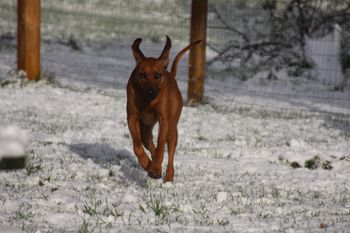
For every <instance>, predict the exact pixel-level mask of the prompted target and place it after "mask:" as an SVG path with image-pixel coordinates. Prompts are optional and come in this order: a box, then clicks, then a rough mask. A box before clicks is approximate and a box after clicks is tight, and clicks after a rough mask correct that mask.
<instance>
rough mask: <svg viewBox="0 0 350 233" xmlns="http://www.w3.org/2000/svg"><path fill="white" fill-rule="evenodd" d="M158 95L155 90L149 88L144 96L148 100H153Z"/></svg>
mask: <svg viewBox="0 0 350 233" xmlns="http://www.w3.org/2000/svg"><path fill="white" fill-rule="evenodd" d="M157 95H158V93H157V90H156V89H154V88H152V87H150V88H147V89H146V96H147V98H148V99H149V100H153V99H155V98H156V97H157Z"/></svg>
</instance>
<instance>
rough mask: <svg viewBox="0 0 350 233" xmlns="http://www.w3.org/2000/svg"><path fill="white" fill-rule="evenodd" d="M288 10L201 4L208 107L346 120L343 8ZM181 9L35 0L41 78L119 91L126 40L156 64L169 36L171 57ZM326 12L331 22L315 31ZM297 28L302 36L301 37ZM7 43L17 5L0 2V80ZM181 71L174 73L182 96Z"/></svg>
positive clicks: (120, 1) (183, 17)
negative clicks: (204, 21)
mask: <svg viewBox="0 0 350 233" xmlns="http://www.w3.org/2000/svg"><path fill="white" fill-rule="evenodd" d="M296 2H300V1H292V0H289V1H288V0H279V1H274V0H262V1H256V0H249V1H242V0H219V1H214V0H209V12H208V35H207V41H208V44H207V75H206V76H207V78H206V87H205V88H206V96H207V99H206V100H207V101H208V102H213V103H214V104H215V105H219V104H220V102H222V101H224V102H227V101H229V102H231V103H232V106H233V107H232V108H233V109H236V108H240V106H255V107H264V108H271V109H275V110H281V109H282V110H283V111H285V110H295V109H297V110H298V111H306V112H322V113H327V114H328V113H329V114H340V115H341V116H342V117H344V118H348V117H349V116H350V110H349V109H350V93H349V82H350V81H349V82H347V79H348V77H349V73H350V72H349V67H350V65H349V64H350V62H349V61H348V60H349V54H350V52H349V51H350V49H349V46H348V44H350V43H349V40H350V37H349V28H350V25H349V23H348V22H347V21H346V19H349V18H350V17H349V15H350V13H349V7H348V6H347V5H346V4H348V3H347V1H345V2H346V3H345V2H343V3H339V4H338V5H337V6H333V5H334V4H333V5H332V4H331V3H329V5H327V4H328V1H324V2H323V3H322V1H321V3H319V2H320V1H310V0H305V1H304V2H305V4H304V6H303V7H304V8H303V9H302V10H303V11H304V14H298V13H297V12H298V10H300V9H299V8H298V7H299V5H297V4H296ZM316 2H317V4H319V5H315V4H316ZM330 2H331V1H330ZM306 3H310V4H309V5H307V4H306ZM293 4H294V5H293ZM288 7H289V8H290V9H289V8H288ZM308 7H309V8H310V9H309V8H308ZM332 7H333V8H334V9H333V8H332ZM316 8H317V9H318V8H320V9H322V11H320V12H321V13H319V14H320V16H317V12H319V11H316V10H315V9H316ZM331 8H332V9H331ZM190 9H191V1H188V0H175V1H174V0H144V1H136V0H133V1H129V0H113V1H102V0H74V1H71V0H70V1H68V0H61V1H56V0H45V1H42V26H41V30H42V65H41V66H42V72H43V73H44V74H45V75H49V76H54V77H56V78H57V79H62V80H70V81H71V80H75V81H82V82H84V83H87V84H92V85H100V86H103V87H111V86H112V87H115V88H119V87H124V86H125V84H126V82H127V79H128V77H129V75H130V72H131V70H132V68H133V66H134V60H133V57H132V54H131V50H130V45H131V43H132V42H133V40H134V39H135V38H137V37H142V38H144V42H143V43H142V45H141V48H142V50H143V51H144V52H145V54H146V55H147V56H158V55H159V54H160V52H161V50H162V48H163V46H164V42H165V35H169V36H170V37H171V38H172V40H173V49H172V50H171V54H170V56H171V57H172V58H173V57H174V55H175V54H176V52H177V51H179V50H180V49H181V48H182V47H183V46H185V45H187V44H188V42H189V31H190V16H191V12H190ZM339 9H340V10H339ZM328 11H329V12H328ZM312 12H313V13H312ZM315 12H316V13H315ZM334 12H336V13H337V12H338V13H339V17H338V16H335V17H334V18H332V20H329V21H325V22H323V23H322V22H321V21H322V19H321V18H322V17H323V18H327V17H328V18H329V16H330V15H332V14H333V15H334ZM322 14H323V15H322ZM301 16H303V17H301ZM316 16H317V17H316ZM311 17H312V18H311ZM303 18H304V19H303ZM319 18H320V19H319ZM302 20H304V21H302ZM309 21H310V22H311V21H312V24H310V25H309V24H308V23H309ZM303 25H308V29H307V30H306V29H305V30H304V29H303V30H300V28H302V26H303ZM312 30H313V31H312ZM15 38H16V1H13V0H3V1H1V3H0V43H1V44H0V49H1V50H0V52H1V53H0V78H3V77H5V75H6V73H7V72H8V71H9V70H11V69H14V68H15V67H16V58H15V55H16V52H15V49H16V39H15ZM185 60H186V59H185ZM186 64H187V61H183V62H182V65H181V66H180V67H181V68H180V70H179V72H178V79H179V82H180V87H181V89H182V90H183V95H185V93H186V88H187V66H186ZM184 97H185V96H184Z"/></svg>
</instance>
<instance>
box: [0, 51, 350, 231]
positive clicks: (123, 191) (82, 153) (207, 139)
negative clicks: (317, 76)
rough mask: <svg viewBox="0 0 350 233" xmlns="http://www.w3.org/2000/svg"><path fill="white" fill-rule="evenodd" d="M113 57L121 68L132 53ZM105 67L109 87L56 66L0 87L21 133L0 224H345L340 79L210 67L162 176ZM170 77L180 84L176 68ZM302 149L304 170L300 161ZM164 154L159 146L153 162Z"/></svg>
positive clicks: (166, 227)
mask: <svg viewBox="0 0 350 233" xmlns="http://www.w3.org/2000/svg"><path fill="white" fill-rule="evenodd" d="M54 47H55V46H52V53H53V54H54V53H55V51H57V50H55V48H54ZM158 47H159V46H158ZM58 49H59V48H58ZM175 50H176V49H175ZM57 54H58V55H57V56H60V55H59V53H57ZM92 59H93V58H92ZM93 62H94V61H93ZM122 62H124V63H125V67H127V66H130V67H129V68H130V69H131V66H132V65H133V63H128V62H125V61H122ZM0 67H1V66H0ZM0 69H1V68H0ZM7 70H8V67H7V68H6V69H5V72H7ZM125 70H126V68H125ZM3 73H4V72H3ZM106 73H108V72H106ZM94 75H95V74H94V73H92V74H91V76H90V77H85V76H83V75H82V76H81V79H86V80H90V81H91V80H93V78H96V77H93V76H94ZM114 75H115V76H116V77H114V78H116V79H117V81H116V82H117V83H118V84H120V85H117V87H114V88H109V87H108V86H107V87H106V86H104V87H101V86H97V85H89V86H86V85H84V84H82V83H77V82H73V81H72V80H67V79H60V77H58V79H59V82H58V83H57V82H50V81H45V80H43V81H40V82H35V83H22V82H21V81H18V82H21V83H20V84H21V85H17V84H18V83H16V82H14V83H11V84H9V85H6V86H4V87H1V88H0V99H1V101H0V128H2V129H3V128H6V127H8V126H16V129H17V130H15V131H16V132H19V131H21V132H22V130H24V131H25V132H27V135H28V137H30V139H31V140H30V144H28V148H26V152H27V153H26V154H27V156H28V157H27V164H26V168H25V169H23V170H17V171H6V172H5V171H1V173H0V226H1V225H2V226H4V227H5V226H14V227H16V228H17V229H20V230H22V231H24V232H79V231H80V232H140V231H142V232H175V233H176V232H258V233H259V232H349V229H350V211H349V210H350V190H349V187H350V143H349V139H350V119H349V115H350V112H349V111H350V110H349V109H350V108H349V105H350V103H349V99H350V98H349V97H350V93H349V90H348V89H346V90H345V91H344V92H331V91H330V90H329V88H328V87H327V86H324V85H323V84H322V83H319V82H318V81H317V80H307V79H304V78H302V77H298V78H295V79H288V78H287V77H286V76H285V73H284V71H281V73H280V74H277V75H278V77H279V78H278V79H277V80H273V81H267V80H266V79H265V78H264V74H262V73H260V74H257V75H256V76H255V77H252V78H251V79H249V80H247V81H246V82H242V81H240V80H237V79H235V78H233V77H232V73H228V72H225V71H221V72H219V71H217V70H209V71H208V79H207V85H206V97H205V102H206V103H205V104H203V105H200V106H197V107H188V106H185V107H184V109H183V112H182V115H181V118H180V122H179V125H178V128H179V142H178V147H177V151H176V155H175V178H174V182H173V183H166V184H164V183H162V181H161V180H152V179H150V178H149V177H148V176H147V174H146V172H144V171H143V170H142V169H141V168H140V167H139V166H138V163H137V160H136V158H135V156H134V155H133V152H132V144H131V138H130V136H129V132H128V127H127V122H126V112H125V104H126V91H125V88H124V87H125V85H121V84H123V83H126V81H127V79H126V78H125V77H126V76H125V75H124V73H123V74H118V73H117V74H114ZM66 78H67V77H66ZM102 78H103V77H102ZM104 78H111V77H107V76H105V77H104ZM12 79H13V77H12ZM179 83H180V87H181V89H182V93H186V89H185V88H186V80H185V77H184V75H183V73H180V74H179ZM235 87H236V88H235ZM321 97H322V98H321ZM2 132H3V131H2ZM15 135H16V136H18V135H20V134H19V133H16V134H15ZM316 158H317V159H316ZM310 160H315V161H316V162H315V163H316V165H317V167H316V168H315V169H309V168H307V166H306V164H307V162H308V161H310ZM166 162H167V161H166V156H165V161H164V169H163V170H164V171H165V168H166ZM295 163H297V164H298V165H299V166H300V167H299V168H293V167H292V164H295ZM327 164H328V165H330V166H331V168H330V169H327V166H325V165H327ZM328 168H329V167H328ZM4 227H3V228H4ZM0 232H2V228H0Z"/></svg>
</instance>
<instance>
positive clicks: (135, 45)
mask: <svg viewBox="0 0 350 233" xmlns="http://www.w3.org/2000/svg"><path fill="white" fill-rule="evenodd" d="M141 41H142V39H141V38H137V39H136V40H135V41H134V43H132V46H131V49H132V53H133V54H134V58H135V60H136V62H137V63H140V62H141V61H142V60H143V59H144V58H145V55H143V53H142V52H141V50H140V44H141Z"/></svg>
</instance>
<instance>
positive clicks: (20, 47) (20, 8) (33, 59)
mask: <svg viewBox="0 0 350 233" xmlns="http://www.w3.org/2000/svg"><path fill="white" fill-rule="evenodd" d="M40 7H41V4H40V0H17V69H18V70H24V71H26V73H27V77H28V79H29V80H38V79H39V77H40V18H41V17H40Z"/></svg>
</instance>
